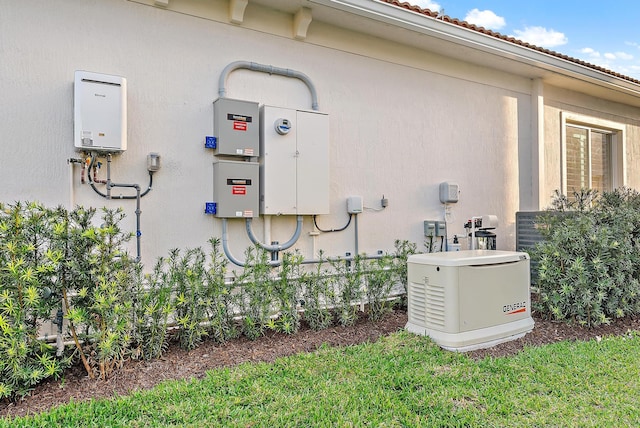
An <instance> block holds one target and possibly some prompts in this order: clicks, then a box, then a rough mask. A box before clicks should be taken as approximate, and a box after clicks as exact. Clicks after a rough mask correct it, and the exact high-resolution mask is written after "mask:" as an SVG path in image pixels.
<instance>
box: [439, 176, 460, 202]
mask: <svg viewBox="0 0 640 428" xmlns="http://www.w3.org/2000/svg"><path fill="white" fill-rule="evenodd" d="M459 193H460V187H459V186H458V184H457V183H452V182H450V181H445V182H442V183H440V202H442V203H443V204H451V203H456V202H458V195H459Z"/></svg>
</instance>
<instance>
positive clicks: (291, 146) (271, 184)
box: [260, 107, 297, 215]
mask: <svg viewBox="0 0 640 428" xmlns="http://www.w3.org/2000/svg"><path fill="white" fill-rule="evenodd" d="M295 112H296V111H295V110H291V109H285V108H278V107H263V108H262V109H261V112H260V113H261V116H260V123H261V131H260V134H261V148H260V151H261V153H262V157H261V158H260V212H261V213H262V214H273V215H278V214H295V213H296V209H297V203H296V151H297V147H296V130H297V123H295ZM280 119H287V120H288V121H289V123H290V124H291V128H290V130H289V132H288V133H287V134H280V133H278V132H277V129H276V126H277V125H276V123H278V120H280Z"/></svg>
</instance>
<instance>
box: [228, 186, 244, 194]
mask: <svg viewBox="0 0 640 428" xmlns="http://www.w3.org/2000/svg"><path fill="white" fill-rule="evenodd" d="M231 194H232V195H246V194H247V188H246V187H245V186H233V187H232V188H231Z"/></svg>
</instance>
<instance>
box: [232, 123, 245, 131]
mask: <svg viewBox="0 0 640 428" xmlns="http://www.w3.org/2000/svg"><path fill="white" fill-rule="evenodd" d="M233 130H234V131H246V130H247V122H233Z"/></svg>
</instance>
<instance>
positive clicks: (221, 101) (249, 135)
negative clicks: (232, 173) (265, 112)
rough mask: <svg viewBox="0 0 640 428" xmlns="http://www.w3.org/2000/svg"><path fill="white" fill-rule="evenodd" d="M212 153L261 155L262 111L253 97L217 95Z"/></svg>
mask: <svg viewBox="0 0 640 428" xmlns="http://www.w3.org/2000/svg"><path fill="white" fill-rule="evenodd" d="M213 134H214V135H213V136H214V137H215V138H216V144H215V147H213V150H214V151H213V154H214V155H216V156H220V155H224V156H241V157H257V156H260V138H259V137H260V114H259V111H258V103H257V102H253V101H243V100H233V99H230V98H218V99H217V100H215V101H214V102H213Z"/></svg>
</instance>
